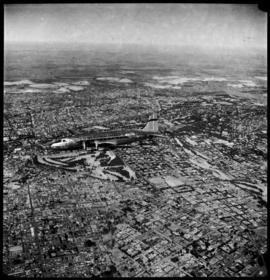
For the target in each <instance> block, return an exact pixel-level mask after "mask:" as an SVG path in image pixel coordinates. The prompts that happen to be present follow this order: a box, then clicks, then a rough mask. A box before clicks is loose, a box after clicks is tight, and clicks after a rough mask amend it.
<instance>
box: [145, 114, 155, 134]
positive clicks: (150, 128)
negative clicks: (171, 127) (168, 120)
mask: <svg viewBox="0 0 270 280" xmlns="http://www.w3.org/2000/svg"><path fill="white" fill-rule="evenodd" d="M142 130H143V131H148V132H158V117H157V114H156V113H153V114H152V116H150V117H149V120H148V122H147V124H146V126H145V127H144V128H143V129H142Z"/></svg>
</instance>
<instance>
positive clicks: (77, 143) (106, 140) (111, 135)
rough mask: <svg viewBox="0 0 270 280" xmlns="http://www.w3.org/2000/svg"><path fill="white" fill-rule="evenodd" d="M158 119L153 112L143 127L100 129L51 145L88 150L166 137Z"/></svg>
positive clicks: (55, 147) (66, 148) (52, 146)
mask: <svg viewBox="0 0 270 280" xmlns="http://www.w3.org/2000/svg"><path fill="white" fill-rule="evenodd" d="M157 121H158V118H157V114H156V113H153V115H152V116H150V118H149V120H148V122H147V124H146V126H145V127H144V128H143V129H124V130H111V131H102V132H101V131H100V132H96V133H92V134H88V135H81V136H74V137H73V136H72V137H69V138H62V139H61V140H60V141H58V142H55V143H53V144H51V146H50V147H51V149H53V150H70V149H84V150H86V149H87V147H93V146H94V147H95V149H98V147H116V146H119V145H124V144H130V143H132V142H136V141H142V140H144V139H147V138H150V139H151V138H153V137H165V136H163V135H160V133H159V129H158V122H157Z"/></svg>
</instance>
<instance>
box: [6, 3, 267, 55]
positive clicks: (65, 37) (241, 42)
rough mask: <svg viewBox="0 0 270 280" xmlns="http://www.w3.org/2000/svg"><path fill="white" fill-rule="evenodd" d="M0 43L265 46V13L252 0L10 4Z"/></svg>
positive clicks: (244, 47) (204, 46)
mask: <svg viewBox="0 0 270 280" xmlns="http://www.w3.org/2000/svg"><path fill="white" fill-rule="evenodd" d="M4 26H5V28H4V36H5V37H4V38H5V43H78V44H80V43H86V44H115V45H125V44H135V45H142V46H154V47H158V48H159V47H164V48H169V47H170V46H174V47H176V48H177V47H184V46H192V47H194V48H205V49H207V48H211V49H214V48H217V49H220V48H229V49H246V50H248V49H252V48H259V49H264V50H266V48H267V14H266V13H264V12H262V11H260V10H259V9H258V8H257V5H253V4H23V5H21V4H11V5H5V9H4Z"/></svg>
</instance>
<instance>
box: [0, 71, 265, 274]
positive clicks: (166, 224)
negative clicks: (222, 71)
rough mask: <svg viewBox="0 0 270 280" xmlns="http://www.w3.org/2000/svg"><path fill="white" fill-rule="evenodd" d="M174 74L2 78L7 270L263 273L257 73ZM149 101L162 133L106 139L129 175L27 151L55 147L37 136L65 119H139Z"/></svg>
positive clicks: (112, 124) (134, 123)
mask: <svg viewBox="0 0 270 280" xmlns="http://www.w3.org/2000/svg"><path fill="white" fill-rule="evenodd" d="M123 73H124V74H125V75H123ZM172 79H174V80H172ZM175 79H176V78H168V79H167V80H165V79H164V78H162V77H154V78H153V79H152V80H151V82H147V83H144V84H143V85H142V84H138V83H136V82H134V80H135V79H132V71H130V70H129V71H128V69H126V70H125V72H124V71H123V72H122V78H121V79H117V78H112V77H111V78H110V77H107V78H106V77H95V78H92V79H91V80H90V79H89V80H86V79H85V80H76V81H74V80H73V81H71V80H68V79H66V80H64V81H60V82H53V83H49V82H47V83H44V82H43V83H40V82H39V81H36V82H32V81H29V80H22V81H6V82H5V87H4V131H3V132H4V135H3V136H4V151H3V156H4V164H3V173H4V174H3V175H4V178H3V180H4V186H3V269H4V272H5V273H6V274H8V275H10V276H22V277H43V276H44V275H45V276H46V277H91V276H101V277H106V276H113V277H117V276H118V277H120V276H121V277H157V276H166V277H169V276H177V277H186V276H188V277H194V276H199V277H201V276H207V277H208V276H211V277H240V276H241V277H244V276H263V275H265V274H266V269H265V257H264V256H265V255H266V253H267V120H266V117H267V108H266V106H267V105H266V85H265V84H263V78H261V79H260V77H258V80H257V83H256V85H254V84H253V83H252V82H251V81H242V82H241V83H242V84H240V83H238V84H237V83H236V82H234V83H232V84H228V83H227V81H226V79H222V78H220V79H215V78H211V77H210V78H209V79H205V80H199V79H189V80H188V79H187V80H183V79H182V80H181V81H180V82H179V83H177V82H176V81H175ZM180 85H181V86H180ZM153 111H155V112H157V114H158V116H159V120H158V122H159V130H160V133H162V134H163V135H164V136H165V137H164V138H155V139H153V140H145V141H144V142H142V143H139V142H134V143H132V144H131V145H129V146H127V147H116V148H115V149H113V151H112V152H113V153H114V154H115V155H117V156H118V157H119V158H120V159H121V160H122V161H123V163H124V164H125V165H126V166H128V167H129V168H130V169H131V170H132V171H134V173H135V175H136V176H134V177H133V178H130V179H127V178H124V179H122V180H121V178H117V179H115V180H114V179H110V178H108V179H106V178H105V179H104V178H99V177H98V176H95V175H94V173H93V172H91V170H89V168H88V169H87V168H84V169H83V168H82V169H79V170H77V171H74V170H67V169H64V168H56V167H53V166H48V165H42V164H40V163H38V162H37V160H36V159H37V156H38V155H53V154H54V153H56V152H55V151H51V150H50V149H47V148H46V147H47V146H46V145H47V143H51V142H52V141H53V140H55V139H58V138H61V137H68V136H71V135H72V133H71V131H80V132H82V131H84V132H87V131H88V132H89V134H90V133H91V132H92V131H100V130H102V131H103V130H105V129H106V130H108V131H109V130H112V129H116V128H118V129H119V128H122V129H125V128H142V127H143V126H144V125H145V123H146V122H147V120H148V117H149V115H151V114H152V112H153ZM86 152H87V153H92V151H90V150H89V151H86ZM60 153H61V154H63V155H64V154H65V153H66V152H65V151H63V152H60Z"/></svg>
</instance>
